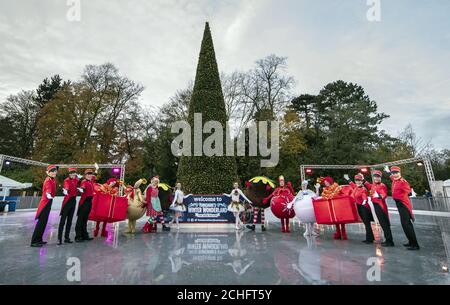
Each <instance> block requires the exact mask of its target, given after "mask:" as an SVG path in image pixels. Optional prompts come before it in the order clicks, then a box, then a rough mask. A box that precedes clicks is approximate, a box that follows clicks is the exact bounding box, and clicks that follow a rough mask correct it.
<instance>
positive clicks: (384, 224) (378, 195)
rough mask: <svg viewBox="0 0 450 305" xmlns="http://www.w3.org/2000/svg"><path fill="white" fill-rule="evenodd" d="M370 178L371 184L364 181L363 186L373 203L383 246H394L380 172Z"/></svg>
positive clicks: (385, 189) (385, 190)
mask: <svg viewBox="0 0 450 305" xmlns="http://www.w3.org/2000/svg"><path fill="white" fill-rule="evenodd" d="M372 176H373V183H369V182H367V181H366V182H365V183H364V185H365V186H366V187H367V188H368V189H369V200H371V201H372V203H373V208H374V210H375V214H376V215H377V218H378V221H379V223H380V226H381V228H382V229H383V233H384V238H385V242H384V243H383V245H384V246H388V247H392V246H394V240H393V237H392V231H391V222H390V220H389V211H388V206H387V203H386V198H387V196H388V188H387V186H386V185H385V184H384V183H382V182H381V177H382V176H383V173H382V172H381V171H378V170H376V171H374V172H373V173H372Z"/></svg>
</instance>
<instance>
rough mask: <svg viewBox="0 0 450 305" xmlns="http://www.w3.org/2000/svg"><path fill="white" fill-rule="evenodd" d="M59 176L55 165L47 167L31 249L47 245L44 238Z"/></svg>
mask: <svg viewBox="0 0 450 305" xmlns="http://www.w3.org/2000/svg"><path fill="white" fill-rule="evenodd" d="M57 174H58V168H57V167H56V166H55V165H49V166H48V167H47V178H45V181H44V185H43V186H42V197H41V200H40V201H39V206H38V209H37V212H36V217H35V220H37V223H36V226H35V228H34V232H33V236H32V237H31V247H34V248H40V247H42V246H43V245H46V244H47V242H46V241H44V240H43V239H42V237H43V235H44V232H45V228H46V227H47V222H48V216H49V215H50V211H51V209H52V203H53V199H54V198H55V196H56V175H57Z"/></svg>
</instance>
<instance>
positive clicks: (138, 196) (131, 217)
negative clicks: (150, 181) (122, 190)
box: [125, 179, 147, 234]
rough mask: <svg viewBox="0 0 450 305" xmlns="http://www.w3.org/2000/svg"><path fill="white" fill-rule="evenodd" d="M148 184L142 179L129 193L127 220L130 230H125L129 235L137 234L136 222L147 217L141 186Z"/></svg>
mask: <svg viewBox="0 0 450 305" xmlns="http://www.w3.org/2000/svg"><path fill="white" fill-rule="evenodd" d="M143 184H147V180H145V179H140V180H138V181H137V182H136V183H135V184H134V187H133V188H132V189H131V190H129V191H127V193H128V195H127V197H128V209H127V219H128V228H127V229H126V230H125V233H127V234H134V233H136V221H138V220H139V219H141V218H142V217H143V216H144V215H145V211H146V208H145V199H144V196H143V194H142V191H141V189H140V187H141V185H143Z"/></svg>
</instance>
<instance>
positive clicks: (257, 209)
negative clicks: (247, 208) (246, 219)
mask: <svg viewBox="0 0 450 305" xmlns="http://www.w3.org/2000/svg"><path fill="white" fill-rule="evenodd" d="M245 186H246V189H245V195H246V196H247V198H249V199H250V200H251V202H252V208H253V224H252V225H247V229H250V230H252V231H255V229H256V225H257V224H258V216H259V214H261V230H262V231H263V232H264V231H266V227H265V222H266V217H265V210H266V209H267V208H268V207H269V206H270V202H268V201H264V199H266V198H267V197H269V196H270V195H271V194H272V192H273V190H274V189H275V184H274V183H273V182H272V181H271V180H270V179H269V178H267V177H263V176H259V177H254V178H252V179H250V180H249V181H247V182H246V183H245Z"/></svg>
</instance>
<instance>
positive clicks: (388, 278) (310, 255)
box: [0, 211, 450, 285]
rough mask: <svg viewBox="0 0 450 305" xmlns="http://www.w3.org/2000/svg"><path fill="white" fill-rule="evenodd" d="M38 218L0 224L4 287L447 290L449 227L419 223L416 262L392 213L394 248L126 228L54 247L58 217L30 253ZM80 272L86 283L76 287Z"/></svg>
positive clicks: (17, 216)
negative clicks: (426, 286) (423, 286)
mask: <svg viewBox="0 0 450 305" xmlns="http://www.w3.org/2000/svg"><path fill="white" fill-rule="evenodd" d="M33 216H34V212H31V211H30V212H15V213H8V214H7V215H2V216H0V257H1V264H0V284H57V285H61V284H67V285H79V284H95V285H100V284H155V285H164V284H188V285H199V284H206V285H210V284H217V285H223V284H225V285H228V284H232V285H235V284H237V285H239V284H242V285H258V284H261V285H266V284H288V285H308V284H370V285H384V284H450V280H449V274H448V273H446V272H443V268H442V267H443V266H447V265H448V247H446V244H447V243H448V242H449V236H450V235H449V231H448V228H449V223H450V218H448V217H441V216H427V215H418V216H417V220H416V224H415V228H416V232H417V236H418V239H419V243H420V244H421V246H422V249H421V250H420V251H412V252H411V251H407V250H406V249H405V248H404V247H403V246H402V244H403V243H404V242H405V237H404V235H403V232H402V230H401V226H400V224H399V220H398V215H396V214H395V213H394V214H392V215H391V219H392V222H393V233H394V241H395V242H396V247H395V248H382V247H381V246H380V245H378V244H374V245H365V244H362V243H361V241H362V240H363V239H364V231H363V227H362V226H360V225H348V226H347V227H348V234H349V240H348V241H334V240H333V239H332V233H333V227H327V226H323V227H321V232H320V233H321V236H319V237H317V238H305V237H303V232H304V228H303V226H301V225H298V224H297V225H295V226H294V230H293V232H292V233H291V234H282V233H281V232H280V227H279V225H278V223H276V222H275V223H271V224H270V226H269V229H268V231H267V232H264V233H263V232H261V231H260V229H259V228H258V229H257V230H256V232H251V231H242V232H235V230H234V229H232V227H230V228H218V229H216V230H211V229H202V228H197V229H193V228H187V227H182V228H181V230H180V231H179V232H177V231H176V230H172V232H169V233H166V232H164V233H162V232H158V233H156V234H142V233H138V234H136V235H134V236H132V235H126V234H124V233H123V231H124V229H125V226H126V223H121V224H120V225H119V230H118V231H116V230H115V227H114V226H109V227H108V229H109V236H108V238H107V239H105V238H97V239H95V240H93V241H91V242H85V243H81V244H71V245H62V246H58V245H57V244H56V243H57V240H56V239H57V236H56V235H57V226H58V222H59V216H58V212H57V211H52V214H51V216H50V220H49V225H48V228H47V231H46V234H45V236H44V240H47V241H48V242H49V244H48V245H47V246H45V247H43V248H40V249H39V248H31V247H29V244H30V237H31V234H32V231H33V227H34V221H33ZM143 221H144V220H141V221H140V222H139V223H138V227H139V228H141V227H142V226H143ZM90 229H93V224H92V223H90ZM202 231H203V232H202ZM73 237H74V236H73V234H72V238H73ZM446 248H447V250H446ZM77 262H79V264H80V265H79V266H80V269H79V270H80V279H81V281H80V282H77V281H75V282H73V281H72V280H73V279H74V277H73V275H74V273H73V271H74V269H72V268H73V266H75V265H76V264H77ZM74 263H75V265H73V264H74ZM378 267H379V268H378ZM68 275H69V276H68Z"/></svg>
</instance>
